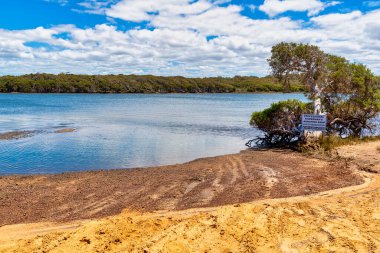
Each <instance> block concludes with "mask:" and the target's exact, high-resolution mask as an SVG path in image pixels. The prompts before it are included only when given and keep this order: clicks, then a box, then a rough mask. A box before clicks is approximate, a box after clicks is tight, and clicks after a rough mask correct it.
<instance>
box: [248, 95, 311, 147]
mask: <svg viewBox="0 0 380 253" xmlns="http://www.w3.org/2000/svg"><path fill="white" fill-rule="evenodd" d="M310 112H312V104H311V103H304V102H301V101H299V100H287V101H280V102H277V103H274V104H272V105H271V106H270V107H269V108H267V109H265V110H263V111H261V112H254V113H253V114H252V117H251V121H250V124H251V125H253V126H255V127H256V128H258V129H259V130H261V131H263V132H264V137H258V138H256V139H254V140H251V141H249V142H248V143H247V146H251V143H252V141H255V142H256V143H257V144H259V145H264V146H273V145H275V146H289V145H292V143H294V142H298V140H299V137H300V130H299V125H300V124H301V115H302V113H310Z"/></svg>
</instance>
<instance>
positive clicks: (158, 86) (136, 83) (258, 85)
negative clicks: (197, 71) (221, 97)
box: [0, 73, 305, 93]
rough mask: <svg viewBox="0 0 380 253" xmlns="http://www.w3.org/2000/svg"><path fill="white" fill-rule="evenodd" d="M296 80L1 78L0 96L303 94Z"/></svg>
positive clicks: (67, 76)
mask: <svg viewBox="0 0 380 253" xmlns="http://www.w3.org/2000/svg"><path fill="white" fill-rule="evenodd" d="M303 91H305V87H304V86H303V85H302V84H301V83H300V82H299V81H298V80H296V79H294V80H293V81H292V82H291V83H290V86H288V87H285V88H284V86H283V85H282V84H281V83H280V82H279V81H278V80H277V79H276V78H274V77H272V76H266V77H255V76H235V77H231V78H227V77H207V78H186V77H182V76H172V77H164V76H153V75H75V74H58V75H54V74H44V73H37V74H28V75H21V76H1V77H0V93H12V92H20V93H247V92H303Z"/></svg>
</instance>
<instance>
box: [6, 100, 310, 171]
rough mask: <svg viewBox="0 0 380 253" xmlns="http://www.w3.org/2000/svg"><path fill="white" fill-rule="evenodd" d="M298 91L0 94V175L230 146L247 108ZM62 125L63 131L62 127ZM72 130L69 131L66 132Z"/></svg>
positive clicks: (240, 134) (197, 154)
mask: <svg viewBox="0 0 380 253" xmlns="http://www.w3.org/2000/svg"><path fill="white" fill-rule="evenodd" d="M290 98H294V99H301V100H305V97H304V95H303V94H165V95H155V94H104V95H103V94H0V133H8V132H13V131H28V132H31V133H32V134H28V135H27V136H25V138H18V139H10V140H9V139H7V140H0V174H41V173H61V172H66V171H81V170H97V169H114V168H132V167H146V166H157V165H168V164H175V163H183V162H187V161H190V160H193V159H196V158H201V157H208V156H216V155H223V154H230V153H236V152H239V151H240V150H243V149H245V146H244V144H245V142H246V141H247V140H248V139H250V138H252V137H254V136H256V135H257V134H258V132H257V131H255V130H254V129H253V128H251V127H250V126H249V118H250V115H251V113H252V112H253V111H259V110H262V109H264V108H266V107H268V106H269V105H270V104H271V103H273V102H276V101H279V100H284V99H290ZM69 130H70V131H69ZM71 130H72V131H71Z"/></svg>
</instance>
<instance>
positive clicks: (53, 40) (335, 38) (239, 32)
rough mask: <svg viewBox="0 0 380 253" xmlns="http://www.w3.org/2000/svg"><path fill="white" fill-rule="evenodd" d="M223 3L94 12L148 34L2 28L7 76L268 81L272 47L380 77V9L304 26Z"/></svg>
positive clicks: (1, 67)
mask: <svg viewBox="0 0 380 253" xmlns="http://www.w3.org/2000/svg"><path fill="white" fill-rule="evenodd" d="M87 2H91V1H87ZM102 2H103V3H105V2H106V1H102ZM126 2H128V4H126ZM164 2H165V3H167V4H164ZM158 3H159V4H158ZM219 4H220V2H215V1H214V2H212V1H206V0H200V1H198V2H193V1H191V2H190V1H186V0H177V1H174V0H155V1H153V0H152V1H145V4H141V1H140V0H128V1H122V2H119V3H117V4H113V5H112V4H111V6H109V7H107V5H96V6H95V5H91V4H90V5H88V7H90V6H93V7H94V6H95V7H94V10H95V9H96V8H98V7H99V8H100V9H102V10H103V13H106V14H107V18H121V19H124V20H129V21H131V20H144V21H146V22H147V23H148V25H147V28H134V29H131V30H127V31H121V30H118V29H117V28H116V27H115V26H111V25H106V24H101V25H97V26H95V27H93V28H87V29H81V28H77V27H75V26H73V25H62V26H55V27H51V28H43V27H38V28H35V29H29V30H1V29H0V71H1V72H0V74H1V73H11V74H21V73H30V72H54V73H59V72H74V73H90V74H91V73H94V74H99V73H125V74H130V73H135V74H157V75H184V76H218V75H222V76H233V75H266V74H268V73H269V67H268V65H267V63H266V59H267V57H269V56H270V50H271V47H272V46H273V45H274V44H276V43H279V42H281V41H294V42H303V43H311V44H316V45H318V46H320V47H321V48H322V49H323V50H326V51H327V52H329V53H332V54H338V55H341V56H345V57H347V58H348V59H350V60H354V61H358V62H362V63H365V64H368V66H369V67H370V68H372V69H373V70H375V71H376V73H378V74H380V57H379V55H380V46H379V45H380V43H379V42H380V34H379V32H378V31H379V30H380V10H375V11H371V12H367V13H364V12H360V11H353V12H350V13H345V14H337V13H333V14H328V15H320V16H315V17H313V18H311V19H310V20H309V21H303V20H292V19H290V18H288V17H282V18H274V19H253V18H250V17H247V16H244V15H243V14H242V10H243V7H241V6H237V5H233V4H227V5H222V6H221V5H219ZM99 8H98V10H99ZM132 10H133V11H132ZM31 42H33V43H37V44H34V45H33V44H32V45H31V44H30V43H31Z"/></svg>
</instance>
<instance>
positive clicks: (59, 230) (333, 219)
mask: <svg viewBox="0 0 380 253" xmlns="http://www.w3.org/2000/svg"><path fill="white" fill-rule="evenodd" d="M369 145H370V146H369ZM378 147H380V142H372V143H365V144H360V145H356V146H351V147H344V149H341V150H340V154H341V155H342V156H347V154H348V153H349V154H350V155H352V156H355V159H359V158H360V159H363V158H365V157H371V158H370V159H374V162H373V163H370V164H374V163H375V162H376V161H377V159H378V158H380V151H379V150H378ZM364 148H365V151H366V152H365V153H364V152H362V150H363V149H364ZM364 175H365V176H366V179H367V180H366V183H365V184H363V185H360V186H355V187H349V188H345V189H339V190H334V191H330V192H325V193H320V194H317V195H314V196H308V197H294V198H288V199H280V200H265V201H257V202H253V203H247V204H241V205H235V206H233V205H231V206H224V207H217V208H208V209H193V210H186V211H181V212H166V213H148V214H139V213H133V212H128V211H125V212H123V213H122V214H120V215H118V216H115V217H110V218H107V219H102V220H93V221H80V222H74V223H71V224H28V225H14V226H5V227H2V228H0V252H42V251H45V252H107V251H112V252H144V251H145V252H181V253H182V252H380V202H379V200H380V175H378V174H369V173H365V174H364ZM36 234H39V236H37V237H36ZM18 238H23V240H19V241H17V239H18Z"/></svg>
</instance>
